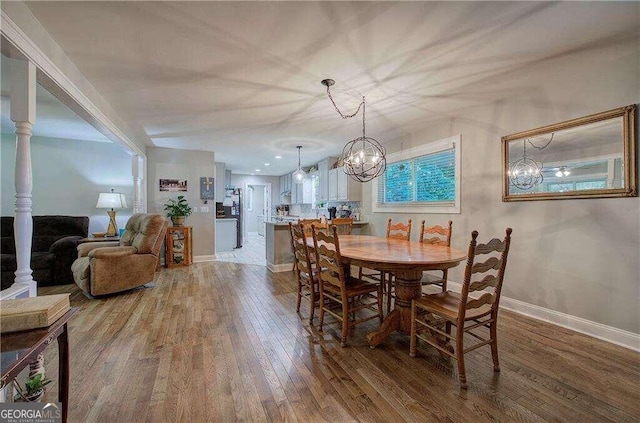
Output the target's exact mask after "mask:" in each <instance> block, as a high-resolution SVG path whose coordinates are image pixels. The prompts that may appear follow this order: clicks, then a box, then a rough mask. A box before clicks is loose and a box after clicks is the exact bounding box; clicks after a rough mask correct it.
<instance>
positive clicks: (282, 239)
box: [265, 219, 369, 272]
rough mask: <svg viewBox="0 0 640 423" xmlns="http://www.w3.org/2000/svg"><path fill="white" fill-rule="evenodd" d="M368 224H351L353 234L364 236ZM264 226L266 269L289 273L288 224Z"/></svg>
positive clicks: (290, 261)
mask: <svg viewBox="0 0 640 423" xmlns="http://www.w3.org/2000/svg"><path fill="white" fill-rule="evenodd" d="M297 221H298V220H297V219H295V220H292V222H297ZM368 224H369V222H365V221H358V222H353V234H354V235H362V234H364V232H365V231H366V229H367V228H366V227H367V225H368ZM265 226H266V230H265V243H266V255H267V257H266V259H267V269H269V270H271V271H272V272H286V271H290V270H291V269H292V268H293V251H292V250H291V233H290V232H289V222H266V225H265Z"/></svg>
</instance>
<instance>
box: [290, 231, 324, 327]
mask: <svg viewBox="0 0 640 423" xmlns="http://www.w3.org/2000/svg"><path fill="white" fill-rule="evenodd" d="M289 228H290V230H291V242H292V244H293V259H294V272H295V274H296V278H297V280H298V298H297V304H296V312H297V313H299V312H300V304H301V302H302V299H303V298H304V299H305V300H308V301H309V324H313V316H314V311H315V309H316V305H317V303H318V300H319V298H320V293H319V285H318V276H317V274H316V272H315V269H314V268H313V267H312V260H311V252H310V251H309V250H310V248H309V247H308V246H307V236H306V234H305V233H304V228H303V226H302V225H301V224H298V225H294V224H293V223H291V222H289Z"/></svg>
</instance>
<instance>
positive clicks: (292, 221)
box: [267, 218, 369, 235]
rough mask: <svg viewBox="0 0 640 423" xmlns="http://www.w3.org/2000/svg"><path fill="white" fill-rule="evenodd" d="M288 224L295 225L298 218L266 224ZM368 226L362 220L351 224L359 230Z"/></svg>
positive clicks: (287, 225)
mask: <svg viewBox="0 0 640 423" xmlns="http://www.w3.org/2000/svg"><path fill="white" fill-rule="evenodd" d="M289 222H291V223H297V222H298V218H295V219H292V220H288V221H275V222H274V221H272V222H267V224H269V223H270V224H272V225H278V226H286V227H289ZM329 224H331V221H329ZM368 224H369V222H366V221H364V220H359V221H357V222H353V226H354V227H355V228H361V227H363V226H366V225H368ZM355 235H357V234H355Z"/></svg>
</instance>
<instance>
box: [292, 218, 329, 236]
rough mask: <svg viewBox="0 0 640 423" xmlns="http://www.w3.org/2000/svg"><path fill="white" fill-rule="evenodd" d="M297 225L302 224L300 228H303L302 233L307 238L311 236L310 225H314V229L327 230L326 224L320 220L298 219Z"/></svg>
mask: <svg viewBox="0 0 640 423" xmlns="http://www.w3.org/2000/svg"><path fill="white" fill-rule="evenodd" d="M298 224H302V227H303V228H304V233H305V234H306V235H307V236H311V226H312V225H315V227H316V228H319V229H324V230H326V229H328V228H329V225H328V224H327V223H326V222H325V223H322V220H320V219H299V220H298Z"/></svg>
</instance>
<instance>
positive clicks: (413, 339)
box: [409, 301, 417, 357]
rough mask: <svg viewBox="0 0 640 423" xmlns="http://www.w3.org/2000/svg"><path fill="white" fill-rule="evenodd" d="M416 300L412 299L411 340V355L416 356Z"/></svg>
mask: <svg viewBox="0 0 640 423" xmlns="http://www.w3.org/2000/svg"><path fill="white" fill-rule="evenodd" d="M416 308H417V307H416V302H415V301H411V342H410V344H409V357H415V356H416V341H417V339H416V338H417V336H416V314H417V313H416Z"/></svg>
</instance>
